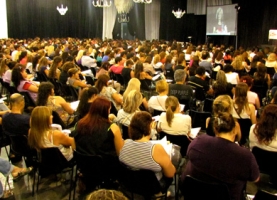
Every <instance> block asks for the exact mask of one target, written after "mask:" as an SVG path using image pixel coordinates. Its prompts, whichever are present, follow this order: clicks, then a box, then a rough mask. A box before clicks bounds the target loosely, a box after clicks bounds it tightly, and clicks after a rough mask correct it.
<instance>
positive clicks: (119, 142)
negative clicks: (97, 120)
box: [111, 124, 124, 155]
mask: <svg viewBox="0 0 277 200" xmlns="http://www.w3.org/2000/svg"><path fill="white" fill-rule="evenodd" d="M111 130H112V132H113V135H114V146H115V150H116V154H117V155H119V152H120V151H121V149H122V147H123V145H124V141H123V139H122V135H121V131H120V129H119V127H118V126H117V125H116V124H112V125H111Z"/></svg>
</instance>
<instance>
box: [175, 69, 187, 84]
mask: <svg viewBox="0 0 277 200" xmlns="http://www.w3.org/2000/svg"><path fill="white" fill-rule="evenodd" d="M186 76H187V75H186V71H185V70H182V69H177V70H176V71H175V72H174V80H175V82H181V83H184V82H185V80H186Z"/></svg>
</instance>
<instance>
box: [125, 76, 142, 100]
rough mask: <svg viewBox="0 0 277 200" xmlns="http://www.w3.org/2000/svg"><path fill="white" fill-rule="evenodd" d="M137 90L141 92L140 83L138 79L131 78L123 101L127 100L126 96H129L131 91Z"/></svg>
mask: <svg viewBox="0 0 277 200" xmlns="http://www.w3.org/2000/svg"><path fill="white" fill-rule="evenodd" d="M132 90H136V91H138V92H140V81H139V80H138V79H137V78H131V79H130V81H129V82H128V86H127V88H126V90H125V92H124V93H123V100H124V99H125V98H126V96H127V95H128V94H129V92H130V91H132Z"/></svg>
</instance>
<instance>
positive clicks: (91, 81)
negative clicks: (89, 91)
mask: <svg viewBox="0 0 277 200" xmlns="http://www.w3.org/2000/svg"><path fill="white" fill-rule="evenodd" d="M86 82H87V84H90V85H92V86H93V85H94V80H93V78H92V77H91V76H86Z"/></svg>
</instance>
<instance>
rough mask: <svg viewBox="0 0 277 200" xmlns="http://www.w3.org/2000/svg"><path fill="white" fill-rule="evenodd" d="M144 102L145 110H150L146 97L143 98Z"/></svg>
mask: <svg viewBox="0 0 277 200" xmlns="http://www.w3.org/2000/svg"><path fill="white" fill-rule="evenodd" d="M142 104H143V106H144V108H145V110H148V102H147V99H146V98H145V97H144V98H143V99H142Z"/></svg>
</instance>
